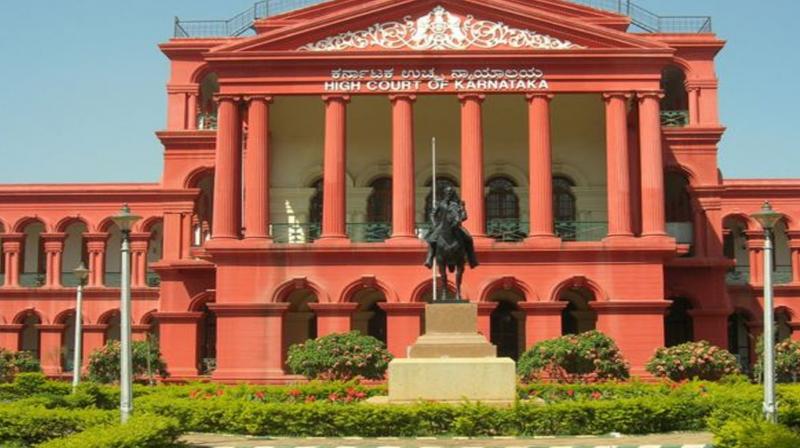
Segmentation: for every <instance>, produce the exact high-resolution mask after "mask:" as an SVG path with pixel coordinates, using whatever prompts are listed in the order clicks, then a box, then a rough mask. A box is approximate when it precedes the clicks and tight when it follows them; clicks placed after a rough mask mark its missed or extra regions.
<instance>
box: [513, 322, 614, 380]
mask: <svg viewBox="0 0 800 448" xmlns="http://www.w3.org/2000/svg"><path fill="white" fill-rule="evenodd" d="M517 373H518V374H519V376H520V378H521V379H522V380H523V381H531V380H536V379H541V378H543V377H549V378H551V379H555V380H557V381H559V382H572V383H574V382H595V381H607V380H623V379H626V378H628V377H629V376H630V373H629V366H628V363H627V362H626V361H625V359H623V357H622V354H621V353H620V351H619V348H618V347H617V345H616V344H615V343H614V341H613V340H611V338H609V337H608V336H606V335H604V334H603V333H600V332H599V331H590V332H587V333H581V334H578V335H566V336H562V337H560V338H556V339H549V340H546V341H542V342H539V343H536V344H534V345H533V346H532V347H531V348H530V349H529V350H528V351H527V352H525V353H524V354H523V355H522V356H521V357H520V359H519V362H518V363H517Z"/></svg>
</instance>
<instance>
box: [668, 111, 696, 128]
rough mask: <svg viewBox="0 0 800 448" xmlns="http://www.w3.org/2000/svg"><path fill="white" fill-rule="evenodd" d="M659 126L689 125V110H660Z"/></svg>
mask: <svg viewBox="0 0 800 448" xmlns="http://www.w3.org/2000/svg"><path fill="white" fill-rule="evenodd" d="M661 126H663V127H665V128H683V127H686V126H689V111H688V110H662V111H661Z"/></svg>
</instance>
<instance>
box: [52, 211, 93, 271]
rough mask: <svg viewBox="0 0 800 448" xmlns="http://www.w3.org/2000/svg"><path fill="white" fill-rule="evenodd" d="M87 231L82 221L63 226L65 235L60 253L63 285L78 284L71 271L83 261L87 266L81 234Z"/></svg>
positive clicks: (87, 258) (86, 256)
mask: <svg viewBox="0 0 800 448" xmlns="http://www.w3.org/2000/svg"><path fill="white" fill-rule="evenodd" d="M87 231H88V229H87V227H86V224H85V223H84V222H83V221H73V222H72V223H70V224H69V225H68V226H66V227H65V228H64V233H66V235H67V237H66V238H65V240H64V252H63V254H62V255H61V257H62V258H61V272H60V273H59V275H61V284H62V285H64V286H78V279H76V278H75V276H74V275H73V274H72V271H73V270H74V269H75V268H77V267H78V265H79V264H81V263H83V265H84V266H89V257H88V253H87V250H86V241H85V240H84V239H83V234H84V233H86V232H87Z"/></svg>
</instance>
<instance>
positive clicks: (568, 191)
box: [553, 176, 578, 222]
mask: <svg viewBox="0 0 800 448" xmlns="http://www.w3.org/2000/svg"><path fill="white" fill-rule="evenodd" d="M573 187H575V183H574V182H572V181H571V180H569V179H568V178H566V177H563V176H556V177H554V178H553V219H555V220H556V222H574V221H577V215H578V212H577V209H576V207H575V194H574V193H573V192H572V188H573Z"/></svg>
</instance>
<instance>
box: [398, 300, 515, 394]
mask: <svg viewBox="0 0 800 448" xmlns="http://www.w3.org/2000/svg"><path fill="white" fill-rule="evenodd" d="M477 327H478V305H477V304H475V303H470V302H459V303H442V302H437V303H433V304H429V305H427V306H426V307H425V334H424V335H422V336H420V337H419V338H418V339H417V342H416V343H415V344H414V345H412V346H411V347H409V349H408V358H406V359H395V360H393V361H392V362H391V363H389V372H388V375H389V403H409V402H415V401H419V400H433V401H443V402H463V401H464V400H469V401H481V402H486V403H498V404H511V403H513V402H514V399H515V397H516V369H515V364H514V361H513V360H511V359H510V358H498V357H497V347H495V346H494V345H492V344H490V343H489V342H488V341H487V340H486V338H485V337H484V336H482V335H480V334H479V333H478V332H477Z"/></svg>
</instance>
